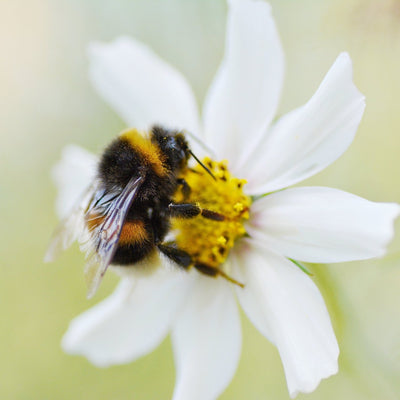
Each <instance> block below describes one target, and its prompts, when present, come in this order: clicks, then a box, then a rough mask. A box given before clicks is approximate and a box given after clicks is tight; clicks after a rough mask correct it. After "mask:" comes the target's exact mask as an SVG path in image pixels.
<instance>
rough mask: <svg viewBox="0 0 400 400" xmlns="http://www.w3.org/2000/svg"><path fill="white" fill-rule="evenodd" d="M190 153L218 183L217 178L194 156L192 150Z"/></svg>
mask: <svg viewBox="0 0 400 400" xmlns="http://www.w3.org/2000/svg"><path fill="white" fill-rule="evenodd" d="M189 153H190V155H191V156H192V157H193V158H194V159H195V160H196V161H197V162H198V163H199V164H200V165H201V166H202V167H203V168H204V169H205V170H206V171H207V172H208V173H209V175H210V176H211V178H213V179H214V181H216V180H217V179H216V178H215V176H214V175H213V173H212V172H211V171H210V170H209V169H208V168H207V167H206V166H205V165H204V164H203V163H202V162H201V161H200V160H199V159H198V158H197V157H196V156H195V155H194V154H193V152H192V150H190V149H189Z"/></svg>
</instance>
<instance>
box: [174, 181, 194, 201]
mask: <svg viewBox="0 0 400 400" xmlns="http://www.w3.org/2000/svg"><path fill="white" fill-rule="evenodd" d="M177 182H178V184H179V185H181V186H182V194H183V198H184V199H185V201H186V200H187V199H188V198H189V196H190V193H191V191H192V189H191V188H190V186H189V184H188V183H187V182H186V180H185V179H183V178H179V179H178V180H177Z"/></svg>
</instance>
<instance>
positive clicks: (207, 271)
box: [194, 263, 244, 288]
mask: <svg viewBox="0 0 400 400" xmlns="http://www.w3.org/2000/svg"><path fill="white" fill-rule="evenodd" d="M194 267H195V268H196V269H197V270H198V271H199V272H201V273H202V274H204V275H208V276H214V277H215V276H222V277H223V278H225V279H226V280H228V281H229V282H232V283H234V284H235V285H238V286H240V287H241V288H244V284H243V283H240V282H238V281H237V280H236V279H233V278H232V277H230V276H229V275H227V274H226V273H225V272H224V271H223V270H222V269H219V268H214V267H210V266H209V265H206V264H201V263H195V264H194Z"/></svg>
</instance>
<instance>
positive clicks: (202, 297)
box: [172, 276, 241, 400]
mask: <svg viewBox="0 0 400 400" xmlns="http://www.w3.org/2000/svg"><path fill="white" fill-rule="evenodd" d="M198 278H199V279H198V282H196V285H195V287H194V290H193V291H192V292H191V293H190V298H188V300H187V303H186V305H185V309H184V310H183V313H182V314H180V316H179V319H178V321H177V323H176V324H175V326H174V328H173V330H172V341H173V347H174V355H175V363H176V369H177V378H176V386H175V391H174V396H173V400H188V399H190V400H214V399H216V398H217V397H218V396H219V395H220V394H221V393H222V392H223V390H224V389H225V388H226V386H227V385H228V384H229V382H230V381H231V379H232V377H233V375H234V373H235V371H236V367H237V364H238V361H239V356H240V349H241V331H240V320H239V315H238V310H237V306H236V302H235V299H234V296H233V293H232V290H231V288H230V284H229V283H228V282H226V281H225V280H223V279H213V278H209V277H203V276H199V277H198Z"/></svg>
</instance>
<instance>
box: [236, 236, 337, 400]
mask: <svg viewBox="0 0 400 400" xmlns="http://www.w3.org/2000/svg"><path fill="white" fill-rule="evenodd" d="M244 246H245V247H244V248H242V249H240V250H241V252H240V253H239V254H238V255H236V256H237V257H238V258H237V259H236V261H237V265H236V266H235V267H236V268H235V269H234V272H235V276H240V279H241V282H244V284H245V288H244V289H241V288H238V289H237V294H238V298H239V301H240V304H241V305H242V307H243V309H244V311H245V312H246V314H247V316H248V317H249V319H250V320H251V321H252V322H253V324H254V325H255V326H256V328H257V329H258V330H259V331H260V332H261V333H262V334H263V335H264V336H265V337H267V338H268V339H269V340H270V341H271V342H272V343H274V344H275V346H276V347H277V348H278V351H279V354H280V356H281V359H282V363H283V367H284V369H285V375H286V381H287V385H288V388H289V393H290V396H291V397H292V398H293V397H295V396H296V395H297V394H298V392H304V393H309V392H312V391H313V390H314V389H315V388H316V387H317V386H318V384H319V382H320V381H321V379H323V378H327V377H328V376H331V375H332V374H335V373H337V371H338V364H337V359H338V356H339V348H338V345H337V342H336V338H335V334H334V332H333V329H332V325H331V322H330V319H329V315H328V312H327V310H326V307H325V304H324V300H323V298H322V296H321V294H320V293H319V291H318V289H317V287H316V286H315V284H314V283H313V282H312V280H311V279H310V278H309V277H308V276H307V275H306V274H305V273H304V272H302V271H301V270H300V269H299V268H298V267H297V266H295V265H294V264H293V263H291V262H290V261H288V260H286V259H285V258H283V257H282V256H279V255H277V254H275V253H272V252H268V251H265V250H262V249H261V248H259V247H257V246H255V245H254V244H253V245H251V244H249V243H246V244H245V245H244Z"/></svg>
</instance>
